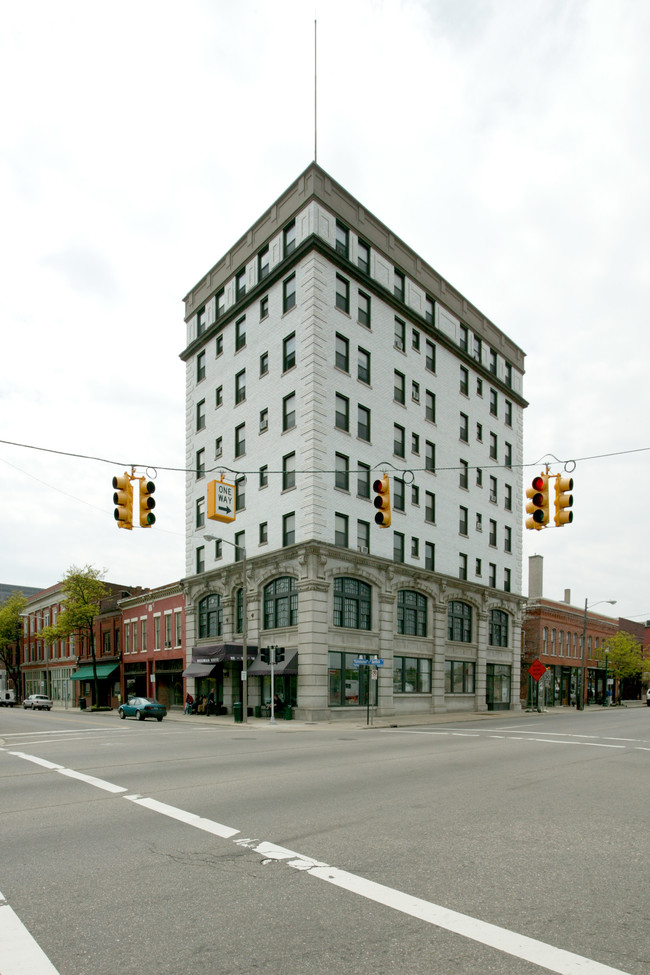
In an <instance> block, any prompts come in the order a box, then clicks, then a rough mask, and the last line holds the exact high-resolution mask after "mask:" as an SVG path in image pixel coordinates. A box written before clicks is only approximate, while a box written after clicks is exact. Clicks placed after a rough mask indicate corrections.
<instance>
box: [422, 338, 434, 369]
mask: <svg viewBox="0 0 650 975" xmlns="http://www.w3.org/2000/svg"><path fill="white" fill-rule="evenodd" d="M424 365H425V367H426V369H428V371H429V372H435V371H436V347H435V345H434V344H433V342H431V341H430V340H429V339H427V342H426V346H425V361H424Z"/></svg>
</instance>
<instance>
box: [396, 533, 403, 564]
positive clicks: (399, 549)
mask: <svg viewBox="0 0 650 975" xmlns="http://www.w3.org/2000/svg"><path fill="white" fill-rule="evenodd" d="M403 561H404V535H403V534H402V532H393V562H403Z"/></svg>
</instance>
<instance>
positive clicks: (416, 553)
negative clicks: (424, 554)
mask: <svg viewBox="0 0 650 975" xmlns="http://www.w3.org/2000/svg"><path fill="white" fill-rule="evenodd" d="M411 558H412V559H419V558H420V539H419V538H413V537H412V538H411Z"/></svg>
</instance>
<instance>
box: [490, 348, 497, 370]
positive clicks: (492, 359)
mask: <svg viewBox="0 0 650 975" xmlns="http://www.w3.org/2000/svg"><path fill="white" fill-rule="evenodd" d="M490 372H491V373H492V375H493V376H496V374H497V354H496V352H495V351H494V349H490Z"/></svg>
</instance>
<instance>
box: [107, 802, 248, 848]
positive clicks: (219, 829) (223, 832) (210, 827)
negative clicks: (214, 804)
mask: <svg viewBox="0 0 650 975" xmlns="http://www.w3.org/2000/svg"><path fill="white" fill-rule="evenodd" d="M124 799H128V800H129V802H134V803H135V804H136V805H137V806H144V807H145V808H146V809H151V810H152V811H153V812H157V813H160V814H161V815H162V816H168V817H169V818H170V819H177V820H178V821H179V822H181V823H185V824H186V825H187V826H194V827H196V829H202V830H204V831H205V832H206V833H212V834H214V835H215V836H221V837H223V839H226V840H229V839H231V837H233V836H235V835H236V834H237V833H239V830H238V829H233V828H232V827H231V826H224V825H223V823H216V822H214V821H213V820H211V819H204V818H203V817H202V816H197V815H196V814H195V813H190V812H186V811H185V809H178V807H177V806H168V805H167V803H165V802H158V800H157V799H148V798H146V797H145V796H138V795H133V796H124Z"/></svg>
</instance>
